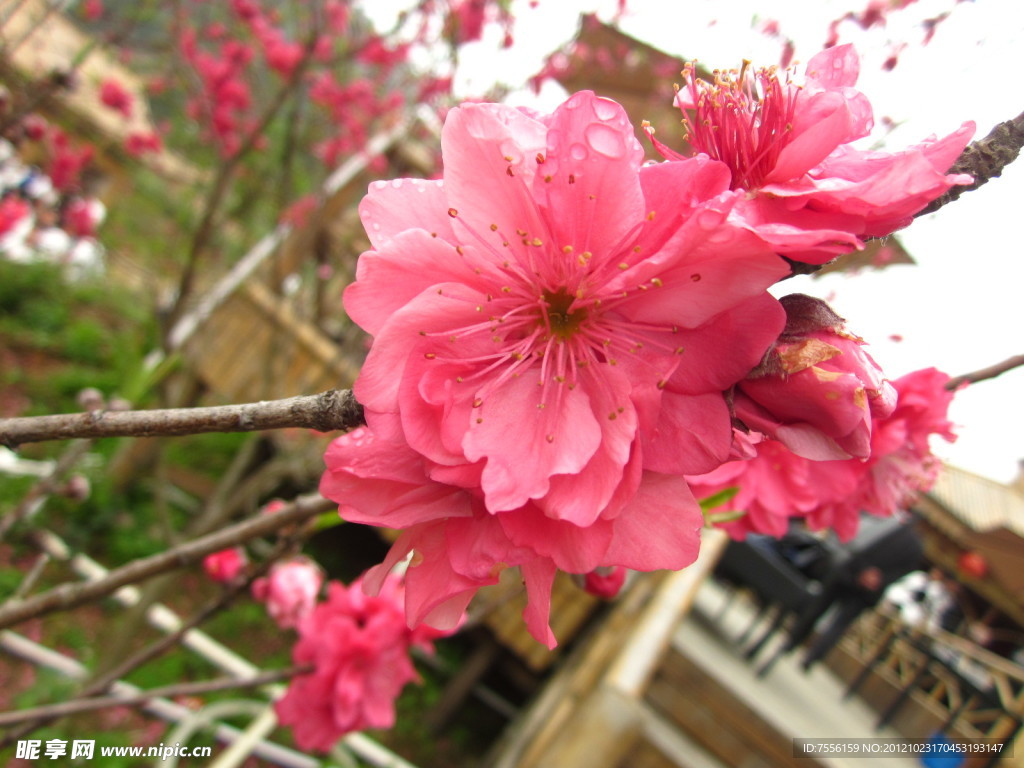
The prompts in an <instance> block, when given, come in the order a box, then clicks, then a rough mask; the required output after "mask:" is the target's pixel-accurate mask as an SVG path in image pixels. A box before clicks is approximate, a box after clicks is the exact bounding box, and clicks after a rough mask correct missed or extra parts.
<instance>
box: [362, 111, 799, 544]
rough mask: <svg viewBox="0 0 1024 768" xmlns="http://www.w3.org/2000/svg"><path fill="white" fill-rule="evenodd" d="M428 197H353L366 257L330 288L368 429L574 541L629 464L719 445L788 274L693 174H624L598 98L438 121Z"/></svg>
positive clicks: (629, 160) (425, 185)
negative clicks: (360, 360)
mask: <svg viewBox="0 0 1024 768" xmlns="http://www.w3.org/2000/svg"><path fill="white" fill-rule="evenodd" d="M442 152H443V156H444V165H445V172H444V179H443V181H437V182H427V181H420V180H402V179H398V180H395V181H392V182H379V183H375V184H374V185H372V186H371V189H370V193H369V195H368V196H367V197H366V199H364V201H363V203H362V205H361V206H360V214H361V216H362V220H363V223H364V225H365V227H366V231H367V234H368V235H369V237H370V241H371V244H372V246H373V250H371V251H369V252H367V253H365V254H363V255H362V256H361V258H360V260H359V264H358V267H357V280H356V282H355V283H354V284H353V285H351V286H349V288H348V289H347V290H346V292H345V305H346V308H347V309H348V311H349V314H350V315H351V316H352V318H353V319H354V320H355V321H356V322H357V323H358V324H359V325H361V326H362V327H363V328H364V329H366V330H367V331H368V332H370V333H371V334H373V335H374V336H375V337H376V341H375V343H374V345H373V348H372V349H371V351H370V353H369V356H368V358H367V361H366V364H365V365H364V367H363V369H362V372H361V374H360V377H359V379H358V380H357V382H356V384H355V393H356V396H357V397H358V399H359V401H360V402H361V403H362V404H363V405H364V407H365V409H366V418H367V423H368V424H369V425H370V427H371V428H372V429H373V430H374V431H375V432H377V433H379V434H381V435H385V436H389V437H390V438H394V439H395V440H398V441H405V442H407V443H408V445H409V446H411V447H412V449H413V450H415V451H416V452H418V453H419V454H421V455H422V456H423V457H424V458H425V459H426V460H427V462H428V464H427V467H426V472H427V475H428V476H429V477H431V478H433V479H435V480H437V481H438V482H443V483H447V484H451V485H457V486H462V487H465V488H471V489H477V488H479V489H480V491H481V493H482V503H483V510H484V511H486V512H487V513H490V514H496V513H500V512H507V511H512V510H518V509H521V508H523V507H524V506H526V505H530V504H532V505H534V506H535V507H536V509H537V510H539V511H540V512H541V513H542V514H543V515H545V516H546V517H548V518H550V519H551V520H553V521H565V522H568V523H572V524H573V525H576V526H581V527H586V526H590V525H593V524H594V523H595V522H596V521H598V520H602V519H604V520H608V521H611V520H612V519H614V518H615V517H616V516H618V515H619V514H620V512H621V510H622V509H623V507H624V506H625V505H626V504H627V503H628V502H629V499H630V498H631V496H632V494H633V493H634V491H635V489H636V487H637V484H638V483H639V478H640V475H641V471H642V470H650V471H653V472H658V473H667V474H682V473H697V472H704V471H708V470H710V469H712V468H714V467H715V466H718V464H720V463H721V462H722V461H724V460H725V459H726V458H727V456H728V454H729V449H730V445H731V424H730V415H729V410H728V407H727V405H726V402H725V399H724V397H723V395H722V392H723V390H725V389H728V388H729V387H730V386H732V384H734V383H735V382H736V381H738V380H739V379H740V378H742V377H743V376H744V375H745V374H746V373H747V371H749V370H750V369H751V368H752V367H753V366H754V365H755V364H756V363H757V362H758V361H759V360H760V359H761V357H762V356H763V354H764V352H765V350H766V349H767V347H768V346H769V345H770V344H771V342H772V341H773V340H774V338H775V336H776V335H777V334H778V332H779V331H780V330H781V327H782V324H783V312H782V310H781V307H780V306H779V305H778V303H777V302H776V301H775V300H774V299H772V298H771V297H770V296H768V295H767V294H766V293H765V289H766V287H767V286H769V285H770V284H771V283H773V282H774V281H776V280H777V279H779V278H780V277H781V276H782V275H783V274H785V273H786V272H787V269H786V266H785V264H784V263H783V262H782V261H781V260H780V259H778V258H777V257H776V256H775V255H774V254H773V253H772V252H771V250H770V249H768V248H767V247H766V246H764V244H763V243H761V242H759V240H758V238H756V237H754V236H752V235H751V233H749V232H747V231H746V230H745V229H744V228H743V227H734V226H731V225H730V224H729V223H728V221H727V216H728V215H729V211H730V209H731V208H732V206H733V205H735V204H736V202H737V200H738V199H739V197H740V195H738V194H737V193H734V192H731V191H729V189H728V181H729V176H728V171H727V169H726V168H725V166H723V165H722V164H721V163H717V162H713V161H710V160H708V159H707V158H695V159H692V160H687V161H683V162H675V163H663V164H661V165H658V166H648V167H643V168H641V167H640V166H641V163H642V160H643V152H642V149H641V148H640V146H639V144H638V142H637V141H636V139H635V138H634V136H633V131H632V128H631V126H630V124H629V121H628V119H627V117H626V115H625V113H624V112H623V110H622V108H621V107H619V106H618V105H617V104H615V103H614V102H611V101H607V100H605V99H600V98H597V97H596V96H594V95H593V94H592V93H589V92H583V93H578V94H576V95H574V96H573V97H571V98H570V99H569V100H568V101H567V102H565V103H564V104H563V105H561V106H560V107H559V108H558V109H557V110H556V111H555V113H554V114H553V115H550V116H539V115H532V114H527V113H526V112H523V111H520V110H517V109H513V108H510V107H506V106H503V105H497V104H470V105H464V106H462V107H460V108H457V109H454V110H452V111H451V112H450V113H449V115H448V119H447V121H446V123H445V127H444V132H443V135H442Z"/></svg>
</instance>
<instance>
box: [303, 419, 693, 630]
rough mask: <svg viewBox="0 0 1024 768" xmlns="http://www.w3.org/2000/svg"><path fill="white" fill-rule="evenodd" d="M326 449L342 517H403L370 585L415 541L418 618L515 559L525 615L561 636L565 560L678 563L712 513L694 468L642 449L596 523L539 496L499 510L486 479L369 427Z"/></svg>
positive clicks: (580, 569)
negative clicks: (563, 512)
mask: <svg viewBox="0 0 1024 768" xmlns="http://www.w3.org/2000/svg"><path fill="white" fill-rule="evenodd" d="M325 461H326V463H327V471H326V472H325V473H324V476H323V478H322V480H321V482H320V492H321V493H322V494H323V495H324V496H326V497H327V498H330V499H334V500H335V501H337V502H339V504H340V505H341V514H342V516H343V517H344V518H345V519H347V520H350V521H352V522H357V523H365V524H369V525H376V526H386V527H391V528H402V529H405V530H404V532H403V533H402V535H401V536H400V537H399V539H398V541H396V542H395V544H394V546H393V547H392V549H391V552H390V553H389V555H388V557H387V559H386V560H385V561H384V563H382V564H381V565H380V566H377V567H376V568H374V569H371V571H370V572H369V573H368V575H367V579H366V582H367V587H368V589H370V590H371V591H373V590H374V589H376V588H378V587H379V586H380V585H381V584H382V583H383V579H384V578H385V577H386V575H387V574H388V573H389V572H390V571H391V569H392V567H393V566H394V565H395V564H396V563H398V562H399V561H401V560H402V559H403V558H405V557H406V556H407V555H408V554H409V553H410V552H412V553H413V557H412V561H411V563H410V567H409V568H408V570H407V572H406V585H407V587H406V615H407V618H408V621H409V624H410V626H414V625H418V624H420V623H425V624H427V625H430V626H433V627H437V628H440V629H451V628H453V627H454V626H456V624H457V623H458V621H459V619H460V617H461V616H462V613H463V611H464V610H465V608H466V606H467V605H468V604H469V601H470V600H471V599H472V597H473V595H474V594H475V593H476V591H477V590H478V589H479V588H480V587H482V586H486V585H488V584H495V583H497V581H498V577H499V574H500V572H501V571H502V570H503V569H504V568H506V567H518V568H519V569H520V571H521V573H522V576H523V580H524V582H525V584H526V590H527V596H528V599H529V600H528V605H527V608H526V611H525V617H526V623H527V627H528V628H529V630H530V632H531V633H532V634H533V635H534V637H536V638H537V639H538V640H539V641H541V642H543V643H545V644H547V645H548V646H549V647H552V646H554V644H555V638H554V636H553V635H552V633H551V629H550V628H549V626H548V611H549V606H550V601H551V584H552V580H553V579H554V576H555V572H556V570H558V569H561V570H564V571H567V572H570V573H580V574H585V573H589V572H591V571H593V570H595V569H597V568H601V567H610V566H618V565H621V566H624V567H627V568H631V569H634V570H643V571H649V570H654V569H660V568H671V569H678V568H682V567H684V566H686V565H689V564H690V563H691V562H693V560H694V558H695V557H696V556H697V550H698V547H699V543H700V539H699V529H700V527H701V525H702V522H703V520H702V517H701V514H700V511H699V508H698V506H697V504H696V503H695V502H694V500H693V496H692V495H691V494H690V490H689V488H688V486H687V484H686V482H685V480H684V479H683V478H682V477H675V476H668V475H661V474H656V473H653V472H643V473H641V470H640V467H639V463H638V462H637V461H632V462H631V463H630V467H629V470H628V472H629V474H630V476H631V478H632V479H631V482H630V483H629V484H628V485H629V488H630V493H629V494H628V498H627V499H625V500H616V503H615V504H614V505H612V506H613V508H614V509H616V510H617V514H615V515H610V514H605V515H603V516H602V517H600V518H599V519H597V520H595V521H593V522H592V523H591V524H589V525H587V526H579V525H576V524H574V523H572V522H568V521H564V520H557V519H554V518H552V517H549V516H548V515H546V514H545V513H544V511H543V510H542V509H541V508H540V507H539V506H538V505H536V504H534V503H527V504H524V505H523V506H521V507H519V508H517V509H514V510H505V511H502V512H498V513H491V512H489V511H488V510H487V509H486V507H485V504H484V499H483V494H482V492H481V491H480V490H479V489H466V488H460V487H457V486H454V485H448V484H443V483H439V482H436V481H434V480H432V479H430V478H429V477H428V476H427V470H428V467H429V465H430V462H429V461H428V460H425V459H424V458H423V457H422V456H421V455H419V454H417V453H416V452H415V451H413V450H412V449H411V448H409V446H408V445H406V444H405V443H404V442H402V441H400V440H389V439H387V438H384V437H381V436H379V435H377V434H375V433H374V432H373V431H371V430H370V429H363V428H360V429H357V430H355V431H353V432H350V433H348V434H346V435H342V436H341V437H339V438H337V439H336V440H335V441H334V442H333V443H331V446H330V448H328V450H327V454H326V456H325ZM633 475H636V477H635V478H634V477H632V476H633ZM633 489H635V490H633ZM619 495H625V494H623V493H622V492H621V491H620V493H619Z"/></svg>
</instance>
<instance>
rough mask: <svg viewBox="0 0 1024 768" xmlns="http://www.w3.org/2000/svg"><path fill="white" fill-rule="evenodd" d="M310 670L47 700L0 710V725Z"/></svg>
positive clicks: (210, 690) (258, 682) (282, 677)
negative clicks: (14, 709) (132, 692)
mask: <svg viewBox="0 0 1024 768" xmlns="http://www.w3.org/2000/svg"><path fill="white" fill-rule="evenodd" d="M312 670H313V666H312V665H311V664H307V665H304V666H298V667H289V668H287V669H279V670H274V671H270V672H263V673H261V674H258V675H254V676H253V677H246V678H238V677H222V678H218V679H216V680H203V681H202V682H197V683H178V684H176V685H165V686H163V687H161V688H150V689H149V690H148V691H142V692H141V693H139V694H137V695H135V696H96V697H92V698H84V699H72V700H71V701H62V702H60V703H59V704H47V705H46V706H42V707H31V708H29V709H22V710H19V711H17V712H0V727H5V726H10V725H15V724H17V723H23V722H25V721H26V720H34V719H36V718H42V719H52V718H57V717H65V716H67V715H75V714H78V713H79V712H91V711H93V710H97V709H106V708H107V707H134V706H138V705H140V704H146V703H148V702H150V701H152V700H153V699H171V698H175V697H177V696H195V695H198V694H201V693H213V692H215V691H228V690H232V689H234V688H255V687H257V686H261V685H267V684H268V683H277V682H280V681H281V680H289V679H291V678H292V677H295V676H296V675H303V674H306V673H308V672H311V671H312Z"/></svg>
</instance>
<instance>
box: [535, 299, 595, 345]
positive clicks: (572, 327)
mask: <svg viewBox="0 0 1024 768" xmlns="http://www.w3.org/2000/svg"><path fill="white" fill-rule="evenodd" d="M574 301H575V297H574V296H572V295H571V294H569V293H567V292H566V291H565V289H564V288H563V289H560V290H558V291H544V303H545V304H547V309H546V310H545V315H546V318H547V324H548V327H549V328H550V331H551V335H552V336H555V337H557V338H559V339H562V340H565V339H569V338H571V337H572V336H573V335H574V334H575V333H576V332H577V331H578V330H579V328H580V325H582V324H583V322H584V321H585V320H586V319H587V310H586V309H583V308H576V309H573V302H574Z"/></svg>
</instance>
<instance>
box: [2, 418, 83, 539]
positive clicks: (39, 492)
mask: <svg viewBox="0 0 1024 768" xmlns="http://www.w3.org/2000/svg"><path fill="white" fill-rule="evenodd" d="M77 415H78V416H83V415H85V416H87V415H88V414H77ZM2 422H3V420H0V423H2ZM2 435H3V429H2V427H0V442H2V441H3V437H2ZM8 447H11V446H8ZM91 447H92V441H91V440H81V441H79V442H76V443H72V444H71V445H69V446H68V447H67V448H66V449H65V450H64V452H63V453H62V454H61V455H60V458H58V459H57V463H56V464H55V465H54V467H53V470H51V472H50V474H49V475H47V476H46V477H44V478H43V479H42V480H40V481H39V482H38V483H36V484H35V485H33V486H32V487H31V488H30V489H29V491H28V493H26V494H25V496H24V498H23V499H22V500H21V502H19V504H18V506H16V507H15V508H14V509H13V510H11V511H10V512H8V513H7V514H6V515H4V516H3V517H2V518H0V541H3V538H4V536H6V535H7V532H8V531H10V530H11V528H13V527H14V526H15V525H17V524H18V523H19V522H21V521H22V520H25V519H27V518H30V517H32V515H34V514H35V513H36V512H37V511H38V510H39V508H40V507H42V505H43V503H44V502H45V501H46V499H47V497H49V496H50V495H51V494H52V493H53V492H54V491H56V490H57V483H58V481H59V480H60V479H61V477H63V476H64V474H65V473H66V472H67V471H68V470H70V469H71V468H72V467H73V466H75V464H77V463H78V460H79V459H81V458H82V457H83V456H84V455H85V454H86V453H88V452H89V449H90V448H91Z"/></svg>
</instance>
